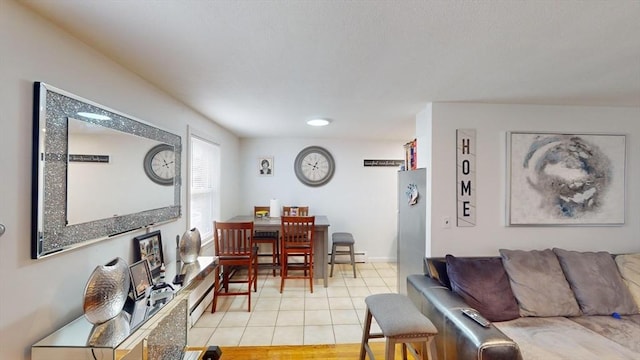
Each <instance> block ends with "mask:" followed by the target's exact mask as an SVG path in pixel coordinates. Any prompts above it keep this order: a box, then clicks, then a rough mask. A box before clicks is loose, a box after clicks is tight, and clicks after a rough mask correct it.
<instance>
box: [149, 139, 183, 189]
mask: <svg viewBox="0 0 640 360" xmlns="http://www.w3.org/2000/svg"><path fill="white" fill-rule="evenodd" d="M175 159H176V155H175V153H174V151H173V146H171V145H169V144H160V145H156V146H154V147H152V148H151V150H149V152H147V155H145V157H144V172H145V173H146V174H147V176H148V177H149V179H151V181H153V182H154V183H156V184H160V185H173V180H174V178H175V176H176V162H175Z"/></svg>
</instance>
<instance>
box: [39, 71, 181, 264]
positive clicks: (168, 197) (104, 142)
mask: <svg viewBox="0 0 640 360" xmlns="http://www.w3.org/2000/svg"><path fill="white" fill-rule="evenodd" d="M160 150H161V151H160ZM181 150H182V145H181V139H180V136H178V135H175V134H172V133H169V132H167V131H164V130H161V129H158V128H156V127H153V126H151V125H149V124H146V123H144V122H142V121H140V120H134V119H132V118H131V117H129V116H127V115H124V114H121V113H118V112H116V111H114V110H111V109H108V108H106V107H104V106H101V105H99V104H96V103H93V102H91V101H88V100H86V99H83V98H80V97H78V96H75V95H73V94H70V93H68V92H65V91H63V90H60V89H57V88H55V87H52V86H50V85H48V84H45V83H41V82H36V83H35V84H34V126H33V186H32V193H33V194H32V197H33V206H32V222H33V225H32V230H31V232H32V234H31V235H32V249H31V257H32V258H33V259H38V258H41V257H44V256H47V255H51V254H54V253H58V252H60V251H63V250H68V249H71V248H75V247H77V246H80V245H86V244H90V243H93V242H95V241H99V240H104V239H107V238H109V237H112V236H115V235H118V234H122V233H125V232H128V231H132V230H136V229H139V228H142V227H145V226H148V225H152V224H157V223H161V222H165V221H170V220H174V219H177V218H179V217H180V182H181V181H180V159H181Z"/></svg>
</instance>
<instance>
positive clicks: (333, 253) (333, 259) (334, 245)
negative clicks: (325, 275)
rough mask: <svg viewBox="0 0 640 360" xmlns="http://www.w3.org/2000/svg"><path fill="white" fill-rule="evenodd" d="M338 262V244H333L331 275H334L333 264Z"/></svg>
mask: <svg viewBox="0 0 640 360" xmlns="http://www.w3.org/2000/svg"><path fill="white" fill-rule="evenodd" d="M335 262H336V244H333V245H332V246H331V273H329V276H330V277H333V264H334V263H335Z"/></svg>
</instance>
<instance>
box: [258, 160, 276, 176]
mask: <svg viewBox="0 0 640 360" xmlns="http://www.w3.org/2000/svg"><path fill="white" fill-rule="evenodd" d="M258 175H260V176H273V156H271V157H261V158H258Z"/></svg>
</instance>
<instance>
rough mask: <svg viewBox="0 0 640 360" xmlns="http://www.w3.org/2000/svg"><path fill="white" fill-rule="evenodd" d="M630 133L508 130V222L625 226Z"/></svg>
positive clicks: (515, 223) (516, 223) (514, 223)
mask: <svg viewBox="0 0 640 360" xmlns="http://www.w3.org/2000/svg"><path fill="white" fill-rule="evenodd" d="M625 183H626V137H625V135H621V134H580V133H552V132H548V133H547V132H509V133H507V212H506V214H507V223H508V225H510V226H517V225H542V226H551V225H573V226H580V225H622V224H624V222H625V188H626V186H625Z"/></svg>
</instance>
